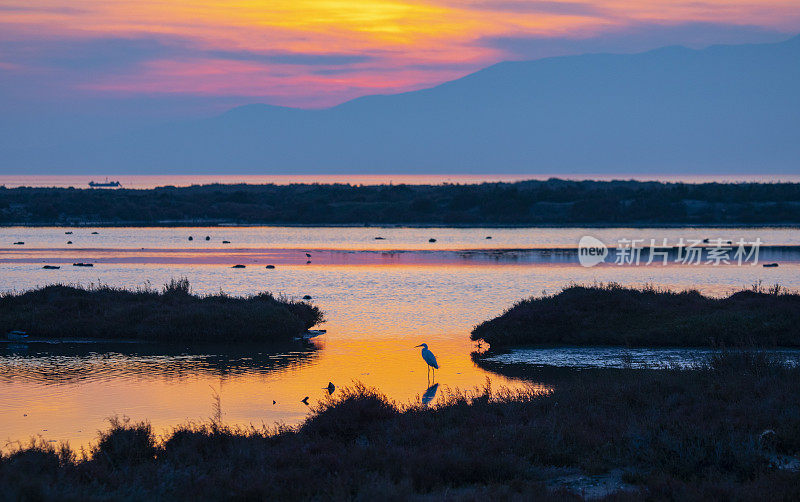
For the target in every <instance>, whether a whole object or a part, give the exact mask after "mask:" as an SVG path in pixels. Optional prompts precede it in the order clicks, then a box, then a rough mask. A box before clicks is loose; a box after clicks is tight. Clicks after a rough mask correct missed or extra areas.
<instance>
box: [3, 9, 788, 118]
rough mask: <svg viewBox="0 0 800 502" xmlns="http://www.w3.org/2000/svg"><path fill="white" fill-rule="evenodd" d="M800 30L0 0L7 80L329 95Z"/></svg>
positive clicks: (781, 17)
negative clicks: (567, 58)
mask: <svg viewBox="0 0 800 502" xmlns="http://www.w3.org/2000/svg"><path fill="white" fill-rule="evenodd" d="M798 30H800V3H799V2H797V0H706V1H702V2H698V1H695V0H647V1H643V0H639V1H633V0H610V1H599V0H585V1H581V0H578V1H560V0H542V1H539V0H533V1H525V0H466V1H465V0H461V1H457V0H353V1H348V0H291V1H254V0H240V1H221V0H71V1H65V0H0V91H2V92H3V93H4V94H6V96H7V99H11V98H14V99H22V100H25V99H60V98H62V97H64V96H76V95H77V96H90V97H100V98H119V97H126V96H164V95H167V96H183V97H186V96H192V97H220V96H224V97H227V98H233V99H234V100H238V101H241V102H254V101H262V102H268V103H272V104H281V105H290V106H301V107H319V106H328V105H332V104H336V103H338V102H341V101H343V100H346V99H349V98H353V97H356V96H359V95H364V94H376V93H390V92H398V91H404V90H411V89H417V88H422V87H427V86H431V85H434V84H437V83H440V82H443V81H446V80H450V79H453V78H457V77H459V76H462V75H465V74H467V73H470V72H472V71H475V70H477V69H480V68H482V67H485V66H488V65H490V64H492V63H495V62H498V61H503V60H511V59H535V58H538V57H545V56H552V55H563V54H576V53H582V52H602V51H612V52H634V51H638V50H645V49H650V48H654V47H658V46H661V45H668V44H685V45H695V46H697V45H706V44H711V43H748V42H761V41H773V40H774V41H777V40H780V39H782V38H787V37H788V36H789V35H792V34H794V33H796V32H797V31H798Z"/></svg>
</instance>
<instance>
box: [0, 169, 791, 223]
mask: <svg viewBox="0 0 800 502" xmlns="http://www.w3.org/2000/svg"><path fill="white" fill-rule="evenodd" d="M0 224H5V225H9V224H15V225H16V224H25V225H42V224H45V225H47V224H49V225H86V224H94V225H103V224H105V225H109V224H113V225H125V226H130V225H137V226H138V225H139V224H147V225H154V224H157V225H184V226H185V225H192V226H195V225H209V224H214V225H221V224H239V225H250V224H257V225H265V224H266V225H282V226H285V225H309V226H320V225H330V226H336V225H358V226H361V225H371V226H372V225H374V226H382V225H398V224H399V225H409V226H420V225H425V226H429V225H430V226H431V227H434V226H450V227H452V226H464V227H475V228H500V227H526V228H528V227H531V228H532V227H536V226H572V227H575V226H598V227H607V226H615V227H619V226H625V225H635V226H653V225H664V226H667V227H671V226H675V225H679V226H692V225H701V226H718V225H737V226H741V225H755V226H761V225H781V226H785V225H790V226H796V225H800V183H768V184H767V183H702V184H687V183H663V182H639V181H565V180H559V179H550V180H547V181H536V180H533V181H519V182H512V183H502V182H499V183H481V184H473V185H457V184H446V185H403V184H400V185H348V184H328V185H324V184H292V185H197V186H191V187H181V188H177V187H161V188H154V189H142V190H131V189H125V188H120V189H113V190H93V189H65V188H30V187H23V188H10V189H9V188H2V187H0Z"/></svg>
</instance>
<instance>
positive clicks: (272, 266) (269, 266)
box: [265, 265, 275, 269]
mask: <svg viewBox="0 0 800 502" xmlns="http://www.w3.org/2000/svg"><path fill="white" fill-rule="evenodd" d="M265 268H270V269H271V268H275V265H267V266H266V267H265Z"/></svg>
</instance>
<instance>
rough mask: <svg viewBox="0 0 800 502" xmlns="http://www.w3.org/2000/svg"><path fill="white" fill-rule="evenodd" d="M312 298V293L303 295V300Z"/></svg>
mask: <svg viewBox="0 0 800 502" xmlns="http://www.w3.org/2000/svg"><path fill="white" fill-rule="evenodd" d="M310 299H311V295H305V296H304V297H303V300H310Z"/></svg>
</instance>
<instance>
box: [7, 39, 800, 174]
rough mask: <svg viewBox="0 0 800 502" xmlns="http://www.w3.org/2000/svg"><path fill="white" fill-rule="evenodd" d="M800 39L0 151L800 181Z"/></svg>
mask: <svg viewBox="0 0 800 502" xmlns="http://www.w3.org/2000/svg"><path fill="white" fill-rule="evenodd" d="M797 89H800V37H794V38H792V39H790V40H788V41H786V42H783V43H778V44H758V45H738V46H712V47H709V48H707V49H704V50H699V51H698V50H691V49H686V48H683V47H665V48H662V49H657V50H653V51H649V52H645V53H640V54H633V55H616V54H587V55H582V56H565V57H556V58H547V59H541V60H536V61H528V62H506V63H499V64H496V65H493V66H490V67H488V68H486V69H483V70H481V71H478V72H476V73H473V74H470V75H467V76H465V77H463V78H461V79H458V80H454V81H451V82H447V83H444V84H441V85H439V86H436V87H433V88H431V89H425V90H421V91H414V92H408V93H403V94H396V95H379V96H366V97H362V98H357V99H355V100H352V101H349V102H346V103H343V104H341V105H338V106H335V107H333V108H329V109H325V110H299V109H292V108H284V107H277V106H271V105H260V104H257V105H248V106H243V107H238V108H235V109H233V110H230V111H228V112H226V113H224V114H222V115H220V116H217V117H213V118H208V119H203V120H193V121H186V122H181V123H173V124H169V125H164V126H159V127H155V128H152V129H150V130H143V131H139V132H137V133H132V134H124V135H120V136H117V137H114V138H111V139H108V140H106V141H102V142H84V143H74V144H68V145H62V146H59V147H51V148H37V149H32V148H28V149H21V150H17V151H0V165H2V167H0V170H2V171H5V172H37V171H38V172H42V171H44V170H47V171H48V172H57V171H60V172H98V173H101V172H102V173H104V172H108V173H113V172H131V171H133V170H135V171H136V172H139V173H142V174H144V173H161V172H173V173H180V172H191V173H199V172H240V173H270V172H275V173H291V172H487V171H489V172H548V173H555V172H564V173H568V172H600V171H604V172H671V173H685V172H706V173H713V172H720V173H723V172H724V173H737V172H738V173H746V172H755V171H757V172H764V173H794V172H798V171H800V164H799V163H798V161H797V159H798V158H800V120H799V119H800V93H798V92H797Z"/></svg>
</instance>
